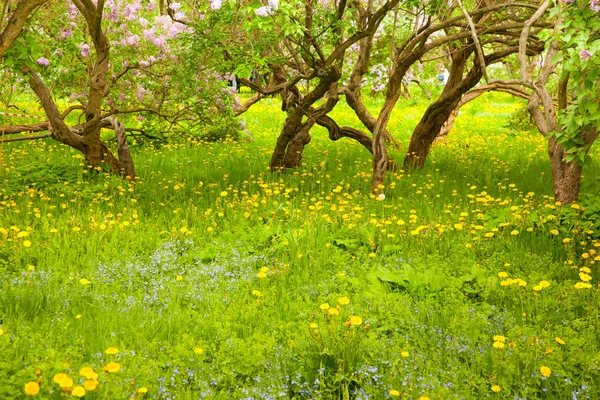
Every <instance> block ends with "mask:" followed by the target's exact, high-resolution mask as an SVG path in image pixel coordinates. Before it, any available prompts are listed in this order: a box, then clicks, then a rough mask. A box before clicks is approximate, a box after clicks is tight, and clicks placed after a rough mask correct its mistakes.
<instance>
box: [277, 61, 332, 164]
mask: <svg viewBox="0 0 600 400" xmlns="http://www.w3.org/2000/svg"><path fill="white" fill-rule="evenodd" d="M339 78H340V72H339V70H338V69H337V68H335V67H331V69H330V70H329V71H327V73H326V74H325V75H324V76H323V77H321V79H320V80H319V83H318V84H317V86H315V88H314V89H313V90H312V92H310V93H308V94H307V95H306V96H304V97H301V95H300V93H299V92H298V91H297V90H295V91H291V92H290V94H291V95H293V96H294V99H293V101H291V102H290V101H287V95H288V94H287V93H285V92H284V93H282V101H283V103H284V105H285V104H286V101H287V104H293V103H297V105H295V108H293V110H292V111H291V112H290V114H289V115H288V117H287V118H286V120H285V123H284V125H283V129H282V130H281V133H280V134H279V136H278V137H277V143H276V145H275V149H274V150H273V154H272V156H271V163H270V167H271V171H280V170H284V169H285V168H288V166H287V164H289V165H293V166H297V165H299V163H300V160H301V159H302V150H303V149H304V146H305V145H306V144H308V143H309V142H310V136H309V135H308V131H309V130H310V128H311V127H312V126H313V125H314V123H315V121H316V120H317V119H319V118H320V117H321V116H322V115H325V114H327V113H328V112H329V111H331V109H333V107H334V106H335V104H336V103H337V101H338V98H337V84H336V83H337V81H338V79H339ZM328 92H329V94H330V98H329V99H328V100H327V102H326V103H325V105H323V106H321V107H319V108H318V109H314V108H313V107H312V105H313V104H314V103H315V102H317V100H319V99H321V98H323V96H325V94H326V93H328ZM286 108H287V107H286ZM305 115H306V116H307V117H308V120H307V121H306V122H305V123H304V124H303V123H302V119H303V117H304V116H305ZM305 127H307V130H306V132H305V133H303V132H302V130H303V129H304V128H305ZM294 139H296V140H295V141H294ZM292 141H294V143H293V144H292V143H291V142H292ZM290 146H291V147H290ZM288 152H289V153H290V155H289V156H288V155H287V154H286V153H288ZM298 152H300V153H298Z"/></svg>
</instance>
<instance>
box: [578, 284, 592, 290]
mask: <svg viewBox="0 0 600 400" xmlns="http://www.w3.org/2000/svg"><path fill="white" fill-rule="evenodd" d="M591 287H592V285H591V284H590V283H587V282H577V283H576V284H575V289H590V288H591Z"/></svg>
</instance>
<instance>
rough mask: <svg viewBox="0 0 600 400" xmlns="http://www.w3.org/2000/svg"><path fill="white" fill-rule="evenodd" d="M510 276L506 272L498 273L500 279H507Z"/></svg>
mask: <svg viewBox="0 0 600 400" xmlns="http://www.w3.org/2000/svg"><path fill="white" fill-rule="evenodd" d="M506 277H508V274H507V273H506V272H498V278H506Z"/></svg>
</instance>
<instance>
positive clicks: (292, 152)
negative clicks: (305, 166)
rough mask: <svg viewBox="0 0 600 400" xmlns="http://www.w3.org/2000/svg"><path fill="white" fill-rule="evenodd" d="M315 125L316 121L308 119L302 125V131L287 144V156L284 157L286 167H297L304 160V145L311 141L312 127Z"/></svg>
mask: <svg viewBox="0 0 600 400" xmlns="http://www.w3.org/2000/svg"><path fill="white" fill-rule="evenodd" d="M313 125H314V122H312V123H311V122H310V120H309V121H307V122H306V123H304V124H303V125H302V127H301V128H300V131H299V132H298V133H297V134H296V136H294V138H293V139H292V140H291V141H290V143H289V144H288V146H287V149H286V152H285V156H284V159H283V165H284V167H285V168H297V167H299V166H300V163H301V162H302V151H304V146H306V145H307V144H309V143H310V139H311V138H310V134H309V132H310V128H312V126H313Z"/></svg>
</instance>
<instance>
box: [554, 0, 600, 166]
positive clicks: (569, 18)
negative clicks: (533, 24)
mask: <svg viewBox="0 0 600 400" xmlns="http://www.w3.org/2000/svg"><path fill="white" fill-rule="evenodd" d="M562 3H568V4H562ZM552 12H553V14H554V15H555V16H557V17H558V18H560V21H562V22H561V24H560V25H559V26H558V32H556V38H557V40H559V42H560V45H561V49H562V50H563V51H562V53H561V55H560V57H558V60H557V62H558V61H560V65H561V66H562V68H563V71H562V74H563V75H566V74H569V75H570V76H569V79H570V82H571V85H570V87H569V90H570V93H569V94H570V96H571V100H572V101H571V103H570V104H569V105H568V106H567V107H566V108H565V109H564V110H560V113H559V122H560V124H561V126H562V127H563V129H562V130H560V131H557V132H555V134H554V135H555V137H556V138H557V140H558V142H559V143H560V144H562V145H563V146H564V147H565V148H566V149H567V153H568V154H567V156H566V158H565V161H567V162H568V161H577V162H579V163H583V162H584V159H585V155H586V151H587V150H588V149H589V148H590V146H591V145H592V143H586V142H585V140H584V135H585V134H587V133H588V131H590V130H592V129H596V127H597V126H600V97H599V96H600V95H599V94H600V35H599V34H598V32H600V18H598V15H599V12H600V4H598V2H597V1H596V0H591V1H583V0H577V1H569V2H561V3H559V5H557V6H556V7H555V8H554V9H553V11H552Z"/></svg>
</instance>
